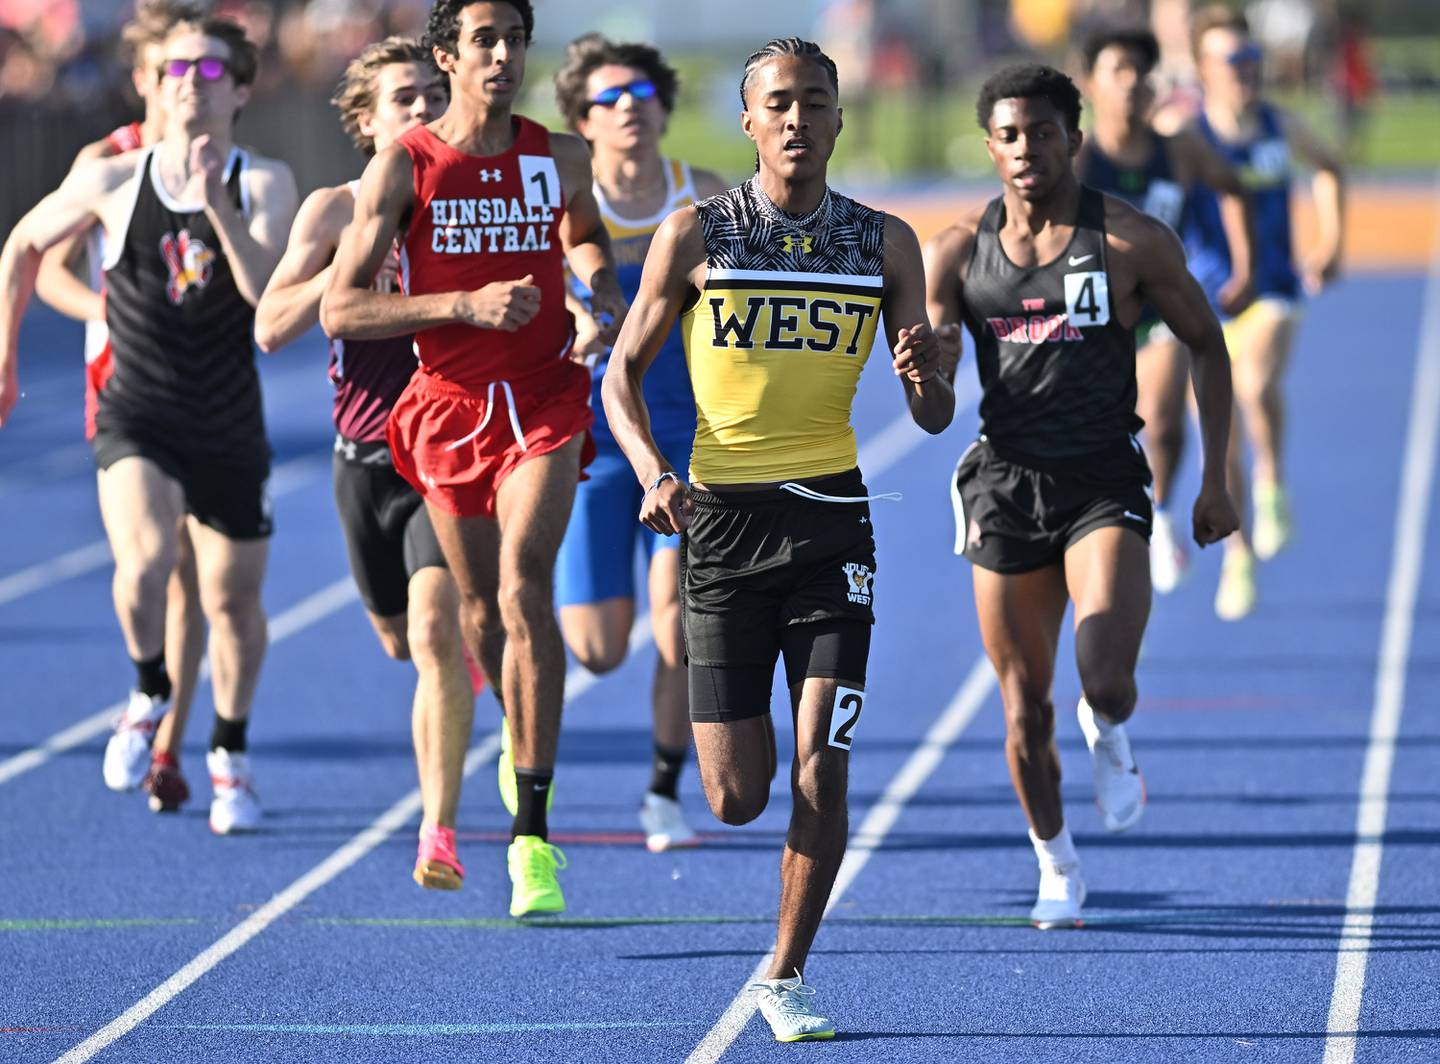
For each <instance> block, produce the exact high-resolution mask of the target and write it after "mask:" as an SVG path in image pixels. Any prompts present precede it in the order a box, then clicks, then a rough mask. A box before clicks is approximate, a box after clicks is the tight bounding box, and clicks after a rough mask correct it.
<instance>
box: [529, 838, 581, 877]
mask: <svg viewBox="0 0 1440 1064" xmlns="http://www.w3.org/2000/svg"><path fill="white" fill-rule="evenodd" d="M528 858H529V859H528V860H526V862H525V868H524V872H525V875H527V876H532V875H536V874H537V873H539V872H541V868H540V867H539V866H540V865H541V864H542V863H543V862H545V861H547V860H548V861H549V862H550V864H551V865H552V866H553V867H554V869H555V871H557V872H562V871H564V870H565V868H566V866H567V865H569V863H570V862H569V861H567V860H566V858H565V851H564V850H562V849H560V847H559V846H551V845H550V844H549V843H548V842H545V843H541V844H540V845H539V846H537V847H535V849H533V850H531V851H530V853H529V854H528Z"/></svg>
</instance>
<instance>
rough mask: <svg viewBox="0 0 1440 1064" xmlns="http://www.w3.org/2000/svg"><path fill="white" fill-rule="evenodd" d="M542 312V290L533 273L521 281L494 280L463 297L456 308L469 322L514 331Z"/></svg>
mask: <svg viewBox="0 0 1440 1064" xmlns="http://www.w3.org/2000/svg"><path fill="white" fill-rule="evenodd" d="M538 313H540V289H539V288H537V287H536V285H535V277H534V275H533V274H528V273H527V274H526V275H525V276H524V277H522V278H520V280H518V281H494V282H492V283H490V284H487V285H486V286H485V287H484V288H481V289H477V290H476V291H474V292H465V293H463V294H462V295H461V296H460V304H459V306H458V308H457V310H456V317H458V318H459V319H460V320H461V321H462V322H464V323H465V324H466V325H474V326H476V327H478V328H481V329H502V330H504V331H505V332H514V331H515V330H516V329H518V328H520V327H521V326H522V325H526V324H528V323H529V322H530V320H531V319H532V318H534V317H535V315H536V314H538Z"/></svg>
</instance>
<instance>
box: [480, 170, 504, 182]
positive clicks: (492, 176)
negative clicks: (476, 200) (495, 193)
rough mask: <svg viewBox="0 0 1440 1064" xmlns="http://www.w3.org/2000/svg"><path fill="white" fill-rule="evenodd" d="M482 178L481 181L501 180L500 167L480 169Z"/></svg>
mask: <svg viewBox="0 0 1440 1064" xmlns="http://www.w3.org/2000/svg"><path fill="white" fill-rule="evenodd" d="M480 180H481V181H486V182H489V181H499V180H500V171H499V170H498V169H495V170H481V171H480Z"/></svg>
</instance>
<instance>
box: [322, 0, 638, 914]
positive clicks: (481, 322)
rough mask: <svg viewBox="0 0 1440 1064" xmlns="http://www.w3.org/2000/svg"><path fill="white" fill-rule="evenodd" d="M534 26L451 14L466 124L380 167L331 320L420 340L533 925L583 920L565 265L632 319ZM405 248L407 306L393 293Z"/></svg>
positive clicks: (434, 512)
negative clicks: (565, 633)
mask: <svg viewBox="0 0 1440 1064" xmlns="http://www.w3.org/2000/svg"><path fill="white" fill-rule="evenodd" d="M534 25H535V17H534V12H533V11H532V9H531V5H530V3H529V2H528V0H483V2H466V0H438V2H437V3H436V4H435V5H434V7H433V8H432V9H431V12H430V21H429V26H428V28H427V31H426V43H427V44H430V45H431V46H432V47H433V51H434V56H435V61H436V63H437V64H438V65H439V67H440V69H441V70H443V71H444V72H445V73H446V74H448V75H449V77H450V109H449V110H448V111H447V112H446V113H445V116H444V117H443V118H441V119H440V120H439V121H437V122H435V123H433V124H432V125H430V126H422V127H419V128H416V129H413V130H411V131H410V132H409V133H406V134H405V135H404V136H402V137H401V138H400V139H399V141H397V143H396V144H395V145H393V146H392V147H390V148H389V149H387V150H386V151H383V152H380V153H379V154H378V155H376V156H375V159H374V160H373V161H372V162H371V163H370V165H369V167H367V168H366V171H365V176H364V178H362V180H361V182H360V190H359V192H358V193H357V195H356V201H355V220H354V222H353V224H352V225H351V227H350V228H349V229H347V230H346V233H345V236H344V238H343V239H342V240H341V244H340V250H339V252H338V253H337V255H336V259H335V267H334V273H333V276H332V277H331V279H330V284H329V287H328V288H327V290H326V293H325V300H324V304H323V306H322V308H321V322H322V324H324V326H325V330H326V332H328V333H329V334H330V335H332V336H336V335H339V336H347V337H364V338H379V337H384V336H395V335H398V334H403V333H410V332H413V333H415V334H416V346H417V349H418V353H419V357H420V372H419V373H417V374H416V375H415V378H414V379H413V380H412V381H411V384H410V387H409V388H408V389H407V390H406V392H405V394H404V395H403V396H401V398H400V401H399V403H397V404H396V407H395V412H394V414H393V415H392V416H391V419H390V429H389V438H390V449H391V453H392V455H393V457H394V461H395V467H396V469H397V470H398V471H399V472H400V473H401V475H403V476H404V477H405V478H406V479H407V480H409V481H410V483H411V484H413V485H414V486H415V488H416V490H418V491H419V492H420V494H421V495H423V496H424V497H425V503H426V506H427V508H428V509H429V511H430V518H431V520H432V522H433V523H434V525H435V532H436V534H437V535H438V536H439V539H440V545H441V546H442V547H443V548H444V549H445V558H446V560H447V561H448V563H449V565H450V571H451V572H452V573H453V574H454V575H455V580H456V583H457V585H458V586H459V588H460V594H461V599H462V614H461V616H462V621H463V627H464V633H465V638H466V640H467V642H468V643H469V645H470V649H471V651H472V653H474V655H475V657H476V658H477V660H479V661H480V663H481V665H482V667H484V668H485V670H486V672H487V674H488V676H489V677H490V679H491V680H492V682H493V681H494V679H495V678H496V673H497V672H500V673H502V674H503V676H502V686H501V692H502V694H503V702H504V705H505V707H506V713H507V722H508V728H509V732H510V735H511V738H512V740H513V755H512V756H513V763H514V766H515V769H514V772H513V774H510V775H509V776H508V778H506V777H505V776H504V775H503V774H502V781H501V782H502V790H506V791H508V790H509V789H510V788H513V789H514V790H513V793H514V796H515V797H514V813H515V821H514V824H513V826H512V834H513V838H514V841H513V842H512V843H511V846H510V850H509V854H508V863H509V870H510V878H511V882H512V884H513V887H514V890H513V892H512V895H511V901H510V912H511V914H512V915H515V916H521V915H525V914H526V913H532V912H558V911H561V910H562V909H563V908H564V905H565V901H564V897H563V895H562V894H561V892H560V887H559V884H558V882H557V881H556V876H555V873H556V869H557V868H558V867H560V866H562V865H563V855H561V854H560V853H559V851H558V850H556V849H555V848H554V847H553V846H550V845H549V844H548V842H546V837H547V835H548V826H547V823H546V815H545V813H546V804H547V802H548V798H549V794H550V784H551V780H552V777H553V773H554V764H555V748H556V744H557V742H558V739H559V725H560V709H561V703H562V700H563V697H564V677H565V649H564V645H563V644H562V642H561V639H560V629H559V626H558V624H557V623H556V620H555V606H554V589H553V580H554V566H555V555H556V552H557V551H558V549H559V546H560V541H561V539H562V538H563V537H564V534H565V526H566V523H567V521H568V520H569V516H570V509H571V505H572V503H573V502H574V497H575V485H576V483H577V481H578V479H579V476H580V470H581V469H582V468H583V466H584V464H585V460H586V457H587V456H586V455H585V453H584V452H587V451H588V452H590V453H593V451H594V445H593V444H592V443H591V442H590V438H589V431H588V430H589V427H590V424H591V421H592V420H593V415H592V414H591V411H590V405H589V401H590V375H589V373H588V372H587V371H586V370H585V368H584V367H583V366H581V365H579V364H578V363H576V362H574V361H572V360H571V359H569V358H568V357H566V356H567V355H568V353H569V349H570V344H571V340H572V332H573V322H572V319H571V317H570V314H569V312H568V311H567V310H566V309H565V278H564V269H563V264H564V260H568V261H569V265H570V268H571V270H572V271H573V272H574V274H575V276H576V277H577V278H579V279H580V281H581V282H582V283H584V284H585V285H586V286H587V287H588V288H589V289H590V290H591V291H592V292H594V293H595V297H594V304H595V309H596V311H597V312H599V313H601V314H607V315H609V316H610V317H611V318H612V319H613V321H614V322H615V323H616V324H617V325H618V323H619V320H620V319H621V318H623V316H624V313H625V309H626V307H625V300H624V297H623V296H622V295H621V292H620V287H619V284H618V282H617V280H616V276H615V269H614V261H613V259H612V257H611V255H610V245H609V239H608V237H607V236H606V234H605V227H604V224H603V223H602V221H601V219H600V212H599V208H598V206H597V205H596V202H595V197H594V194H593V192H592V191H591V181H592V175H591V172H590V153H589V150H588V149H587V148H586V146H585V143H584V141H582V140H580V139H579V138H578V137H575V136H571V135H568V134H558V133H553V134H552V133H548V132H546V130H545V129H544V128H543V127H541V126H539V125H537V124H536V123H534V122H532V121H530V120H529V119H526V118H522V117H520V116H518V115H515V114H513V113H512V106H513V104H514V101H515V97H516V95H517V93H518V92H519V90H520V85H521V82H522V81H523V79H524V76H525V57H526V50H527V48H528V46H529V43H530V39H531V35H532V32H533V30H534ZM397 238H398V239H399V241H400V242H401V245H402V257H403V259H404V266H403V271H404V278H405V283H406V287H407V294H403V295H400V294H387V293H383V292H376V291H374V290H373V289H372V288H371V286H370V285H371V279H372V278H373V277H374V276H375V273H376V271H377V270H378V269H379V268H380V266H381V264H382V263H383V262H384V260H385V258H386V257H387V256H388V255H389V254H390V249H391V246H392V245H393V244H394V243H395V242H396V240H397ZM502 662H503V664H502ZM507 784H508V786H506V785H507ZM507 798H508V796H507ZM508 804H509V801H508V800H507V805H508Z"/></svg>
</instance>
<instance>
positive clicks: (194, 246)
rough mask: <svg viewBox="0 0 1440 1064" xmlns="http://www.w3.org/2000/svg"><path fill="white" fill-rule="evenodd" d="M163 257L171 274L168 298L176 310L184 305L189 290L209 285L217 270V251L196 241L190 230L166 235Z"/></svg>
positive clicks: (167, 288) (162, 246) (162, 244)
mask: <svg viewBox="0 0 1440 1064" xmlns="http://www.w3.org/2000/svg"><path fill="white" fill-rule="evenodd" d="M160 257H161V258H163V259H164V260H165V268H166V269H167V270H169V272H170V280H169V282H168V283H167V284H166V285H165V295H166V296H167V297H168V298H169V300H170V302H171V304H172V305H174V306H177V307H178V306H179V305H180V304H181V303H183V302H185V296H186V293H188V292H189V291H190V289H192V288H204V287H205V286H206V285H207V284H209V283H210V276H211V274H213V273H214V271H215V252H213V251H211V250H210V249H209V248H207V247H206V246H205V242H204V241H202V240H196V239H195V238H193V237H192V236H191V235H190V230H188V229H182V230H180V232H179V234H178V235H177V234H175V233H166V234H165V235H164V236H163V237H161V238H160Z"/></svg>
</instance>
